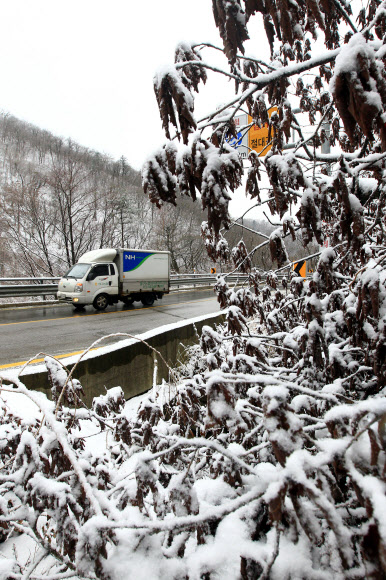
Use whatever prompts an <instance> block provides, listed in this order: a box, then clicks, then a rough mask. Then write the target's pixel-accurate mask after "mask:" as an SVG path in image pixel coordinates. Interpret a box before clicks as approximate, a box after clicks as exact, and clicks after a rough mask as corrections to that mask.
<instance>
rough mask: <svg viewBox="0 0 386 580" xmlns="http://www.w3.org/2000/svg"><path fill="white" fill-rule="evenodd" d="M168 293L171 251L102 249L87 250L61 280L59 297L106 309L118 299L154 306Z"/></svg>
mask: <svg viewBox="0 0 386 580" xmlns="http://www.w3.org/2000/svg"><path fill="white" fill-rule="evenodd" d="M166 292H169V255H168V252H156V251H145V250H126V249H123V248H118V249H105V250H103V249H101V250H93V251H91V252H87V253H86V254H84V255H83V256H81V258H80V259H79V262H78V263H77V264H75V265H74V266H72V267H71V268H70V269H69V270H68V272H67V273H66V274H65V275H64V276H63V277H62V278H61V279H60V281H59V285H58V294H57V297H58V300H59V302H64V303H67V304H72V305H73V306H74V307H75V308H76V309H80V308H83V307H84V306H86V305H88V304H92V305H93V306H94V308H95V309H96V310H104V309H105V308H106V307H107V306H108V305H109V304H114V303H117V302H118V301H119V300H121V301H122V302H124V303H125V304H127V305H129V304H132V303H133V302H134V301H136V300H138V301H141V302H142V303H143V304H144V305H146V306H151V305H152V304H153V302H154V300H156V299H157V298H162V296H163V294H164V293H166Z"/></svg>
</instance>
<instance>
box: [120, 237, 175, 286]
mask: <svg viewBox="0 0 386 580" xmlns="http://www.w3.org/2000/svg"><path fill="white" fill-rule="evenodd" d="M117 260H118V262H117ZM115 261H116V263H117V265H118V271H119V281H120V283H121V284H122V293H123V294H127V293H130V292H149V291H155V292H168V291H169V278H170V264H169V262H170V261H169V252H158V251H155V250H134V249H133V250H130V249H126V248H119V249H118V251H117V258H116V260H115Z"/></svg>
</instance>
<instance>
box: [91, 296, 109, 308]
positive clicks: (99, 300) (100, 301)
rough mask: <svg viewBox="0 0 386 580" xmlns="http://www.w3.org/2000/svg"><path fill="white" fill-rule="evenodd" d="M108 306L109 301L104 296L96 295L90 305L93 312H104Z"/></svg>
mask: <svg viewBox="0 0 386 580" xmlns="http://www.w3.org/2000/svg"><path fill="white" fill-rule="evenodd" d="M108 304H109V299H108V296H107V295H106V294H98V296H97V297H96V298H95V300H94V302H93V303H92V305H93V306H94V308H95V310H105V309H106V308H107V306H108Z"/></svg>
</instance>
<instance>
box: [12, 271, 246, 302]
mask: <svg viewBox="0 0 386 580" xmlns="http://www.w3.org/2000/svg"><path fill="white" fill-rule="evenodd" d="M224 275H225V274H224ZM247 278H248V276H246V275H245V274H240V275H237V274H229V275H228V276H227V281H228V282H231V283H236V282H237V281H244V280H246V279H247ZM216 279H217V275H209V274H179V275H176V274H173V275H172V276H171V278H170V286H171V287H174V288H180V287H182V286H205V285H209V286H212V285H214V284H215V283H216ZM59 280H60V278H59V277H58V278H51V277H47V278H32V277H31V278H0V298H20V297H22V296H53V295H55V294H56V293H57V291H58V284H53V283H50V284H44V283H43V282H47V281H50V282H54V281H59ZM27 281H29V282H32V281H33V282H34V283H33V284H20V282H27ZM10 282H14V283H13V284H9V283H10Z"/></svg>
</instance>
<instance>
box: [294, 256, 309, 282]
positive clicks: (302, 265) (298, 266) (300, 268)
mask: <svg viewBox="0 0 386 580" xmlns="http://www.w3.org/2000/svg"><path fill="white" fill-rule="evenodd" d="M292 267H293V270H294V272H296V274H298V276H301V277H302V278H305V277H306V276H307V274H306V271H307V263H306V261H305V260H300V262H295V263H294V264H293V266H292Z"/></svg>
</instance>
